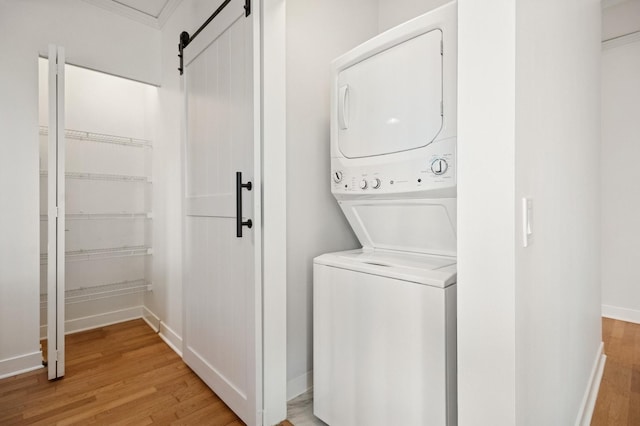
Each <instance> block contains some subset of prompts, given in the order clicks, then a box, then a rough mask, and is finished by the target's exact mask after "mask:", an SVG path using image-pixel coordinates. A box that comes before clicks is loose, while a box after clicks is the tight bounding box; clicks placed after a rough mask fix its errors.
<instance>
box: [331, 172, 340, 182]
mask: <svg viewBox="0 0 640 426" xmlns="http://www.w3.org/2000/svg"><path fill="white" fill-rule="evenodd" d="M332 177H333V181H334V182H335V183H340V182H342V172H341V171H340V170H336V171H335V172H333V176H332Z"/></svg>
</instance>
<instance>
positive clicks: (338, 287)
mask: <svg viewBox="0 0 640 426" xmlns="http://www.w3.org/2000/svg"><path fill="white" fill-rule="evenodd" d="M456 70H457V5H456V3H455V2H452V3H449V4H447V5H444V6H442V7H439V8H437V9H435V10H433V11H431V12H429V13H427V14H425V15H422V16H420V17H418V18H415V19H413V20H411V21H408V22H406V23H404V24H402V25H400V26H398V27H396V28H393V29H391V30H389V31H387V32H385V33H383V34H380V35H379V36H377V37H375V38H373V39H371V40H369V41H367V42H365V43H363V44H362V45H360V46H358V47H356V48H355V49H353V50H352V51H350V52H348V53H346V54H345V55H343V56H341V57H339V58H338V59H336V60H335V61H334V62H333V63H332V79H333V81H332V91H331V182H332V183H331V191H332V193H333V195H334V197H335V198H336V200H337V201H338V203H339V205H340V207H341V209H342V211H343V213H344V214H345V217H346V218H347V220H348V221H349V224H350V225H351V227H352V228H353V230H354V232H355V234H356V236H357V237H358V239H359V241H360V243H361V244H362V247H363V248H362V249H360V250H352V251H346V252H340V253H330V254H325V255H322V256H319V257H317V258H316V259H314V291H313V294H314V326H313V327H314V342H313V343H314V349H313V353H314V414H315V415H316V416H317V417H319V418H320V419H322V420H324V421H325V422H327V423H328V424H330V425H331V426H354V425H367V426H376V425H390V424H394V425H396V424H397V425H411V426H412V425H429V426H444V425H446V426H453V425H456V424H457V402H456V401H457V398H456V380H457V379H456V249H457V248H456V232H457V229H456V204H457V203H456V196H457V194H456V188H457V187H456V169H457V164H456V128H457V126H456V124H457V123H456V117H457V115H456V97H457V92H456V80H457V72H456Z"/></svg>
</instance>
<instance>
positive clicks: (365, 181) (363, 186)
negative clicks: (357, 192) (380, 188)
mask: <svg viewBox="0 0 640 426" xmlns="http://www.w3.org/2000/svg"><path fill="white" fill-rule="evenodd" d="M367 186H369V184H368V183H367V180H366V179H362V180H361V181H360V189H367Z"/></svg>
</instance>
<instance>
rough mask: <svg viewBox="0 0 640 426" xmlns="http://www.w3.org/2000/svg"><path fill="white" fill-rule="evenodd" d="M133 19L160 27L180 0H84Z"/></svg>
mask: <svg viewBox="0 0 640 426" xmlns="http://www.w3.org/2000/svg"><path fill="white" fill-rule="evenodd" d="M84 1H85V2H87V3H91V4H93V5H94V6H98V7H101V8H103V9H106V10H108V11H110V12H113V13H116V14H118V15H121V16H124V17H126V18H129V19H133V20H134V21H138V22H140V23H143V24H146V25H149V26H151V27H154V28H162V26H163V25H164V23H165V22H166V21H167V19H168V18H169V16H170V15H171V14H172V13H173V11H174V10H175V9H176V7H177V6H178V4H180V2H181V1H182V0H84Z"/></svg>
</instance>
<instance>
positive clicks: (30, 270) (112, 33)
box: [0, 0, 160, 376]
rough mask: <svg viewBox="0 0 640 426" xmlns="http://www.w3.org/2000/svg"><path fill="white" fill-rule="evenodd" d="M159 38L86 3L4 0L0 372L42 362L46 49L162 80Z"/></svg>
mask: <svg viewBox="0 0 640 426" xmlns="http://www.w3.org/2000/svg"><path fill="white" fill-rule="evenodd" d="M159 37H160V34H159V32H158V31H157V30H153V29H151V28H149V27H144V26H142V25H140V24H138V23H135V22H133V21H130V20H128V19H125V18H120V17H118V16H115V15H113V14H111V13H109V12H106V11H103V10H101V9H98V8H96V7H94V6H91V5H89V4H87V3H85V2H82V1H80V0H59V1H56V2H51V1H46V0H33V1H11V0H2V1H0V50H1V51H2V54H3V58H4V59H3V61H2V66H0V93H2V96H1V97H0V117H1V118H0V132H1V133H2V135H3V136H2V142H0V193H2V194H3V198H2V206H1V207H2V208H0V235H1V236H2V237H1V238H0V376H2V375H3V374H6V373H10V372H12V371H17V370H20V369H24V368H30V367H36V366H37V365H39V363H40V361H41V359H40V357H39V353H38V351H39V333H38V316H39V315H38V308H39V298H38V295H39V285H38V281H39V280H38V276H39V213H38V191H39V184H38V180H39V176H38V54H39V52H42V53H45V52H47V45H48V44H49V43H58V44H60V45H63V46H64V47H65V48H66V52H67V58H68V60H69V61H70V62H73V63H75V64H79V65H83V66H86V67H90V68H95V69H100V70H104V71H108V72H111V73H113V74H119V75H124V76H127V77H130V78H134V79H137V80H143V81H148V82H157V80H158V74H157V70H159V63H158V61H159V41H160V38H159ZM8 359H10V360H11V361H7V360H8Z"/></svg>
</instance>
